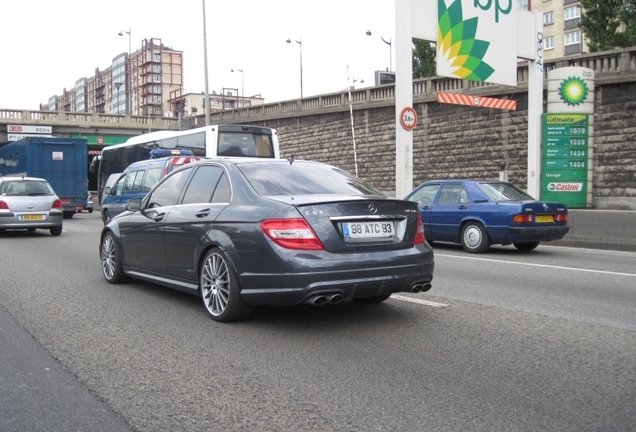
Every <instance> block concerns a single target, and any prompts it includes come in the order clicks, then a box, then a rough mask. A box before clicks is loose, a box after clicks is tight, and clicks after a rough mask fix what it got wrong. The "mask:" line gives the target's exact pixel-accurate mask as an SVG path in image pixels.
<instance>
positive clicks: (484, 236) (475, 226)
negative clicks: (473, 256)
mask: <svg viewBox="0 0 636 432" xmlns="http://www.w3.org/2000/svg"><path fill="white" fill-rule="evenodd" d="M461 241H462V246H463V247H464V250H466V251H467V252H470V253H484V252H486V251H487V250H488V248H489V247H490V244H491V242H490V237H488V231H486V228H484V226H483V225H482V224H481V223H479V222H474V221H471V222H468V223H466V225H464V227H463V228H462V238H461Z"/></svg>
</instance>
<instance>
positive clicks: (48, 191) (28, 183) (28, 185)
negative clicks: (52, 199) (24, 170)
mask: <svg viewBox="0 0 636 432" xmlns="http://www.w3.org/2000/svg"><path fill="white" fill-rule="evenodd" d="M0 195H6V196H38V195H55V192H53V188H52V187H51V185H50V184H49V183H48V182H46V181H32V180H17V181H6V182H2V183H1V184H0Z"/></svg>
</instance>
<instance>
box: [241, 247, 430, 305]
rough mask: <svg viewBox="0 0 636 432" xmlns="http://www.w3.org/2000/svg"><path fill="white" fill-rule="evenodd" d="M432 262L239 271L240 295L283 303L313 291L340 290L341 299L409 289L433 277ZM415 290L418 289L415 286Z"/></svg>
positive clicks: (253, 301) (263, 302)
mask: <svg viewBox="0 0 636 432" xmlns="http://www.w3.org/2000/svg"><path fill="white" fill-rule="evenodd" d="M433 268H434V262H433V261H432V259H431V261H427V262H420V263H417V264H413V263H412V264H405V265H395V266H379V265H377V263H376V265H375V266H373V267H367V268H365V266H360V267H359V268H357V269H355V270H354V269H351V270H328V269H325V268H323V269H320V270H317V271H311V272H294V273H287V274H282V273H277V274H264V273H258V274H255V273H243V274H241V275H239V280H240V283H241V287H242V290H241V297H242V298H243V300H244V301H245V302H246V303H248V304H252V305H275V306H287V305H295V304H299V303H302V302H303V301H305V300H307V299H309V298H311V297H313V296H316V295H330V294H340V295H342V298H343V299H352V298H360V297H373V296H381V295H386V294H392V293H396V292H413V287H414V286H416V285H422V284H426V283H430V282H431V281H432V280H433ZM418 291H419V290H418Z"/></svg>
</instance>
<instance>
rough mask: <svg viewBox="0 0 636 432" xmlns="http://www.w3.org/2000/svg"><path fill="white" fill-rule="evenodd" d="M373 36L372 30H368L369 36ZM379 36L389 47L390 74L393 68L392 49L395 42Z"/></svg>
mask: <svg viewBox="0 0 636 432" xmlns="http://www.w3.org/2000/svg"><path fill="white" fill-rule="evenodd" d="M372 34H373V33H371V30H367V36H371V35H372ZM378 36H380V39H382V42H384V43H385V44H387V45H388V46H389V69H387V72H388V71H391V69H392V68H393V50H392V49H391V45H393V41H392V40H391V38H389V40H388V41H387V40H386V39H384V38H383V37H382V35H381V34H379V33H378Z"/></svg>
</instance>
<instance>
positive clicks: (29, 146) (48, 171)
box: [0, 137, 88, 218]
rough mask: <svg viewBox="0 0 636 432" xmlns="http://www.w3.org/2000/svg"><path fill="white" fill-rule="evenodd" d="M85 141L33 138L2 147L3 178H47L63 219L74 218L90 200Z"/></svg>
mask: <svg viewBox="0 0 636 432" xmlns="http://www.w3.org/2000/svg"><path fill="white" fill-rule="evenodd" d="M87 154H88V152H87V147H86V140H85V139H82V138H56V137H31V138H23V139H21V140H19V141H15V142H13V143H10V144H7V145H5V146H3V147H0V175H2V176H7V175H10V176H16V175H23V176H27V177H39V178H43V179H46V180H47V181H48V182H49V183H50V184H51V186H52V187H53V189H54V190H55V193H56V194H57V196H58V197H60V200H61V201H62V211H63V212H64V218H71V217H73V215H74V214H75V212H76V210H77V208H78V207H85V206H86V203H87V197H88V166H87V164H88V162H87Z"/></svg>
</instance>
